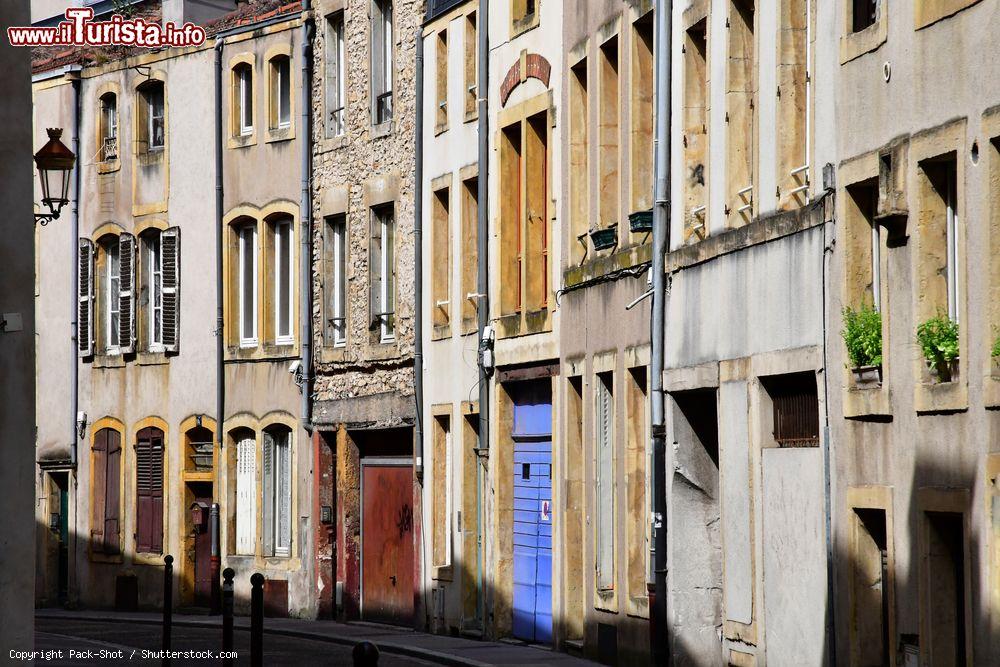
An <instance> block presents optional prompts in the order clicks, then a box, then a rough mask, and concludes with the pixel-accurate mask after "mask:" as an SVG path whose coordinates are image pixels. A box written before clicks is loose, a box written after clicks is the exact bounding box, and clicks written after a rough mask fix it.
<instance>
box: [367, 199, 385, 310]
mask: <svg viewBox="0 0 1000 667" xmlns="http://www.w3.org/2000/svg"><path fill="white" fill-rule="evenodd" d="M380 217H381V215H380V214H379V213H377V212H375V211H372V215H371V234H370V238H371V240H370V241H369V243H368V275H369V283H370V293H369V295H368V310H369V320H370V321H371V324H370V325H369V328H370V329H372V330H376V329H378V326H379V324H380V323H381V319H379V313H381V312H382V307H381V303H380V302H381V295H382V221H381V219H380Z"/></svg>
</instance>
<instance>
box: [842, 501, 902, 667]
mask: <svg viewBox="0 0 1000 667" xmlns="http://www.w3.org/2000/svg"><path fill="white" fill-rule="evenodd" d="M852 515H853V516H852V517H851V531H852V533H853V534H852V535H851V536H850V540H851V545H852V549H853V553H852V554H851V600H852V606H853V613H852V614H851V623H852V627H851V652H852V654H853V655H854V661H853V662H854V663H855V664H858V665H864V666H865V667H868V666H871V667H874V666H876V665H889V664H892V663H891V662H890V655H889V645H890V640H889V586H890V583H891V578H890V576H889V568H890V563H889V549H888V540H889V538H890V537H891V536H890V535H888V534H887V532H886V513H885V510H884V509H882V508H872V507H855V508H853V511H852Z"/></svg>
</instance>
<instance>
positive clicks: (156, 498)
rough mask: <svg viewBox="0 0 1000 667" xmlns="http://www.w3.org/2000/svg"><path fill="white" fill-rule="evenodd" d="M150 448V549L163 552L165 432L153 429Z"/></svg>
mask: <svg viewBox="0 0 1000 667" xmlns="http://www.w3.org/2000/svg"><path fill="white" fill-rule="evenodd" d="M149 449H150V453H151V454H152V459H153V461H152V475H151V477H150V486H151V488H150V494H149V495H150V504H151V505H152V510H153V511H152V517H151V518H150V522H151V523H152V525H151V526H150V531H149V550H150V552H152V553H156V554H158V553H163V433H162V432H161V431H160V430H159V429H153V435H152V437H151V438H150V439H149Z"/></svg>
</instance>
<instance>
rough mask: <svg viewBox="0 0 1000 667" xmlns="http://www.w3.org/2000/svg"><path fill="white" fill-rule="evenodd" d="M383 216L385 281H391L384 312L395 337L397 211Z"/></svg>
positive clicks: (386, 212)
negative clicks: (385, 221)
mask: <svg viewBox="0 0 1000 667" xmlns="http://www.w3.org/2000/svg"><path fill="white" fill-rule="evenodd" d="M382 215H384V216H385V217H386V219H387V224H386V226H385V238H383V239H382V253H383V254H384V255H385V266H386V271H385V277H384V279H385V280H388V281H389V284H388V285H386V290H385V294H386V300H385V301H386V303H385V306H384V312H386V313H389V314H388V315H386V318H387V319H386V329H387V330H388V331H389V333H390V335H395V333H396V257H395V254H394V253H395V250H396V214H395V210H394V209H392V208H387V209H386V210H385V211H384V212H383V213H382Z"/></svg>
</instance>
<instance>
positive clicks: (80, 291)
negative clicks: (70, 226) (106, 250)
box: [76, 239, 94, 357]
mask: <svg viewBox="0 0 1000 667" xmlns="http://www.w3.org/2000/svg"><path fill="white" fill-rule="evenodd" d="M77 275H78V279H79V281H80V283H79V286H78V287H77V295H76V298H77V315H76V323H77V333H76V336H77V339H76V341H77V349H78V351H79V353H80V356H81V357H89V356H92V355H93V354H94V243H93V242H92V241H91V240H90V239H80V255H79V261H78V266H77Z"/></svg>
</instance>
